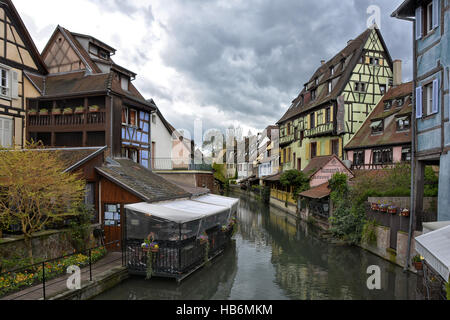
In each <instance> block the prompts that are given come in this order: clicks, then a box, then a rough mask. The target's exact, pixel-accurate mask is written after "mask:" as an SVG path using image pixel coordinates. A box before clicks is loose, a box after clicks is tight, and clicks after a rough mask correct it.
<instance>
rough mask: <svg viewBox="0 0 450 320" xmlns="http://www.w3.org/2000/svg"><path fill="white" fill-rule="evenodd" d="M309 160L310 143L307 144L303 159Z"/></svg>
mask: <svg viewBox="0 0 450 320" xmlns="http://www.w3.org/2000/svg"><path fill="white" fill-rule="evenodd" d="M310 158H311V143H307V144H306V155H305V159H306V160H309V159H310Z"/></svg>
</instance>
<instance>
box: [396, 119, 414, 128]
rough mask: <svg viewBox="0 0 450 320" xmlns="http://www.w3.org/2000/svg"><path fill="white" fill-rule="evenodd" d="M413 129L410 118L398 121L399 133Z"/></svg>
mask: <svg viewBox="0 0 450 320" xmlns="http://www.w3.org/2000/svg"><path fill="white" fill-rule="evenodd" d="M410 128H411V119H410V117H409V116H405V117H401V118H398V119H397V131H406V130H409V129H410Z"/></svg>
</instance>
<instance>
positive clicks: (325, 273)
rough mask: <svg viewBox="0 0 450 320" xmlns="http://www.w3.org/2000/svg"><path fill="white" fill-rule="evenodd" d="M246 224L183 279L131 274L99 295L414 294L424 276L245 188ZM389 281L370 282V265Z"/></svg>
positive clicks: (280, 296) (283, 296)
mask: <svg viewBox="0 0 450 320" xmlns="http://www.w3.org/2000/svg"><path fill="white" fill-rule="evenodd" d="M235 197H239V198H240V200H241V203H240V209H239V211H238V220H239V230H238V232H237V234H236V235H235V237H234V240H233V242H232V243H231V244H230V245H229V246H228V247H227V248H226V250H225V252H224V253H223V255H221V256H220V257H218V258H217V260H215V261H214V263H213V264H212V265H211V266H210V267H207V268H204V269H201V270H199V271H198V272H197V273H195V274H194V275H192V276H191V277H190V278H188V279H186V280H185V281H183V282H182V283H181V284H180V285H178V284H177V283H176V282H175V281H170V280H164V279H156V278H154V279H151V280H149V281H146V280H145V279H144V278H141V277H130V278H129V279H126V280H125V281H123V282H122V283H120V284H118V285H117V286H116V287H114V288H113V289H110V290H108V291H106V292H104V293H103V294H101V295H99V296H97V297H96V298H95V300H168V299H174V300H243V299H245V300H248V299H249V300H326V299H334V300H347V299H348V300H351V299H356V300H360V299H363V300H378V299H379V300H386V299H388V300H395V299H398V300H408V299H413V300H414V299H415V298H416V296H415V288H416V285H417V277H416V276H415V275H413V274H409V273H403V271H402V269H401V268H399V267H397V266H395V265H393V264H391V263H389V262H387V261H385V260H383V259H380V258H379V257H377V256H375V255H373V254H371V253H369V252H367V251H365V250H362V249H360V248H358V247H349V246H345V245H336V244H332V243H329V242H328V241H325V240H324V239H322V237H320V236H319V232H318V230H317V229H316V228H315V227H313V226H311V225H308V224H307V223H304V222H300V221H297V220H296V219H294V218H293V217H291V216H290V215H287V214H285V213H284V212H283V211H282V210H279V209H276V208H272V207H269V206H265V205H262V204H261V203H260V202H258V201H255V200H252V199H250V198H248V197H246V196H240V195H235ZM372 265H377V266H379V267H380V269H381V282H382V289H381V290H379V291H370V290H369V289H368V288H367V284H366V282H367V279H368V276H369V275H367V268H368V267H369V266H372Z"/></svg>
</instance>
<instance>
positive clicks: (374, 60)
mask: <svg viewBox="0 0 450 320" xmlns="http://www.w3.org/2000/svg"><path fill="white" fill-rule="evenodd" d="M369 62H370V64H371V65H373V66H379V65H380V59H379V58H370V59H369Z"/></svg>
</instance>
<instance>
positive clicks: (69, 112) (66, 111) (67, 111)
mask: <svg viewBox="0 0 450 320" xmlns="http://www.w3.org/2000/svg"><path fill="white" fill-rule="evenodd" d="M63 114H73V110H72V108H65V109H64V111H63Z"/></svg>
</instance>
